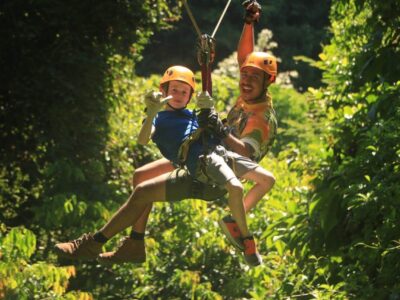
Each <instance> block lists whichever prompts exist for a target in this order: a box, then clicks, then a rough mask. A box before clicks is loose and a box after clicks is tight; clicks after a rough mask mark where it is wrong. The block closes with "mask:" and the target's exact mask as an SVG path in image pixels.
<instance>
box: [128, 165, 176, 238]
mask: <svg viewBox="0 0 400 300" xmlns="http://www.w3.org/2000/svg"><path fill="white" fill-rule="evenodd" d="M173 170H174V167H173V165H172V164H171V163H170V162H169V161H168V160H167V159H165V158H161V159H159V160H156V161H154V162H151V163H148V164H146V165H144V166H142V167H140V168H138V169H136V170H135V173H134V174H133V180H132V183H133V188H134V189H135V188H136V187H137V186H138V185H139V184H140V183H142V182H144V181H146V180H149V179H151V178H155V177H157V176H159V175H162V174H165V173H169V172H172V171H173ZM152 207H153V204H152V203H150V204H148V205H146V207H145V208H144V209H143V210H142V211H143V212H142V214H141V216H140V217H139V219H138V220H137V221H136V223H133V224H134V225H133V226H132V229H133V230H135V231H136V232H140V233H144V232H145V230H146V225H147V221H148V219H149V214H150V212H151V209H152Z"/></svg>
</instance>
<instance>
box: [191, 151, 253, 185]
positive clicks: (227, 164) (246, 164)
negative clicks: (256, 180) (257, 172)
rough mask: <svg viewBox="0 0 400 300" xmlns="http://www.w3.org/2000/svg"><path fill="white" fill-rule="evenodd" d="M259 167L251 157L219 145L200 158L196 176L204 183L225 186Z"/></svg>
mask: <svg viewBox="0 0 400 300" xmlns="http://www.w3.org/2000/svg"><path fill="white" fill-rule="evenodd" d="M257 167H258V164H257V163H256V162H254V161H252V160H251V159H249V158H247V157H245V156H242V155H239V154H237V153H235V152H232V151H228V150H226V149H225V148H224V147H222V146H217V148H216V149H215V150H214V151H213V152H211V153H210V154H208V155H206V156H203V157H201V158H200V161H199V163H198V168H197V172H196V176H195V177H196V178H197V179H198V180H199V181H201V182H204V183H211V184H216V185H219V186H224V185H225V184H226V183H227V182H228V181H229V180H231V179H232V178H235V177H238V178H240V177H242V176H243V175H244V174H246V173H247V172H249V171H252V170H254V169H255V168H257Z"/></svg>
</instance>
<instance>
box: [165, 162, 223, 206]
mask: <svg viewBox="0 0 400 300" xmlns="http://www.w3.org/2000/svg"><path fill="white" fill-rule="evenodd" d="M165 193H166V201H170V202H175V201H181V200H185V199H201V200H206V201H214V200H218V199H222V198H224V196H225V194H226V193H227V192H226V190H225V189H224V188H220V187H218V186H216V185H211V184H205V183H202V182H200V181H198V180H195V179H194V178H193V176H191V175H190V174H189V173H188V171H187V170H185V169H176V170H174V171H173V172H171V174H170V176H169V177H168V179H167V182H166V191H165Z"/></svg>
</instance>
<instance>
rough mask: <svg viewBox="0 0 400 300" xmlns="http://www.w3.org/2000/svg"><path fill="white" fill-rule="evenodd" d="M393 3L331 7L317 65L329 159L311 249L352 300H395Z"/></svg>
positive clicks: (397, 111) (399, 121) (396, 9)
mask: <svg viewBox="0 0 400 300" xmlns="http://www.w3.org/2000/svg"><path fill="white" fill-rule="evenodd" d="M399 15H400V4H399V2H398V1H385V2H376V1H356V0H354V1H344V0H343V1H336V2H335V3H333V5H332V11H331V22H332V33H333V37H332V40H331V43H330V44H329V45H326V46H325V47H324V51H323V53H322V54H321V55H320V58H321V61H320V62H318V63H316V65H317V66H319V67H320V68H321V69H322V70H323V72H324V73H323V74H324V82H325V83H326V87H324V88H322V89H320V90H318V91H314V95H315V97H316V99H317V100H319V101H321V103H323V105H326V112H327V119H326V120H325V124H326V125H325V127H326V128H327V129H328V132H327V134H326V136H325V138H326V140H327V143H328V145H329V148H330V152H331V154H330V156H329V158H328V159H327V161H326V162H325V163H323V164H322V165H321V172H320V173H319V177H318V180H317V181H316V185H317V191H316V194H315V196H316V197H315V201H314V203H313V204H312V206H313V207H314V209H313V216H314V218H315V220H316V221H317V222H318V224H319V230H316V231H315V232H314V234H313V241H314V246H315V248H314V249H315V250H317V251H318V253H321V252H324V251H327V252H328V253H332V254H333V253H335V255H340V256H341V257H342V261H343V263H342V264H341V266H340V268H336V269H332V271H333V272H334V274H336V276H337V280H345V281H346V282H347V286H346V289H347V290H348V291H349V293H352V294H353V295H355V296H356V298H360V299H361V298H362V299H384V298H386V299H387V298H396V297H398V295H399V293H400V286H399V273H398V269H399V258H400V257H399V251H398V248H399V240H398V237H399V234H400V231H399V228H398V226H397V224H399V215H400V214H399V209H400V207H399V204H398V197H399V191H400V184H399V182H400V177H399V174H400V173H399V168H400V159H399V158H400V156H399V153H400V148H399V147H400V138H399V135H398V128H399V126H400V106H399V101H398V99H399V96H400V82H399V81H398V79H399V78H398V74H399V72H400V68H399V66H398V64H394V63H393V62H395V61H398V60H399V59H400V48H399V46H398V44H399V43H398V41H399V31H398V28H399V25H400V18H399Z"/></svg>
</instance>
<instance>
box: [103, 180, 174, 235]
mask: <svg viewBox="0 0 400 300" xmlns="http://www.w3.org/2000/svg"><path fill="white" fill-rule="evenodd" d="M168 176H170V173H167V174H163V175H160V176H158V177H156V178H153V179H150V180H147V181H145V182H142V183H141V184H139V185H138V186H137V187H136V189H135V191H134V192H133V193H132V194H131V196H130V197H129V199H128V201H126V203H125V204H124V205H122V206H121V207H120V209H119V210H118V211H117V212H116V213H115V214H114V216H113V217H112V218H111V220H110V221H109V222H108V223H107V224H106V225H104V226H103V228H102V229H101V230H100V232H101V233H102V234H103V235H104V236H105V237H107V238H112V237H113V236H114V235H116V234H117V233H119V232H121V231H122V230H124V229H126V228H127V227H129V226H131V225H132V224H135V223H136V222H137V220H138V219H139V218H140V217H141V216H142V214H143V211H144V210H145V209H146V207H148V205H151V204H152V203H153V202H155V201H165V200H166V199H165V187H166V180H167V178H168Z"/></svg>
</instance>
